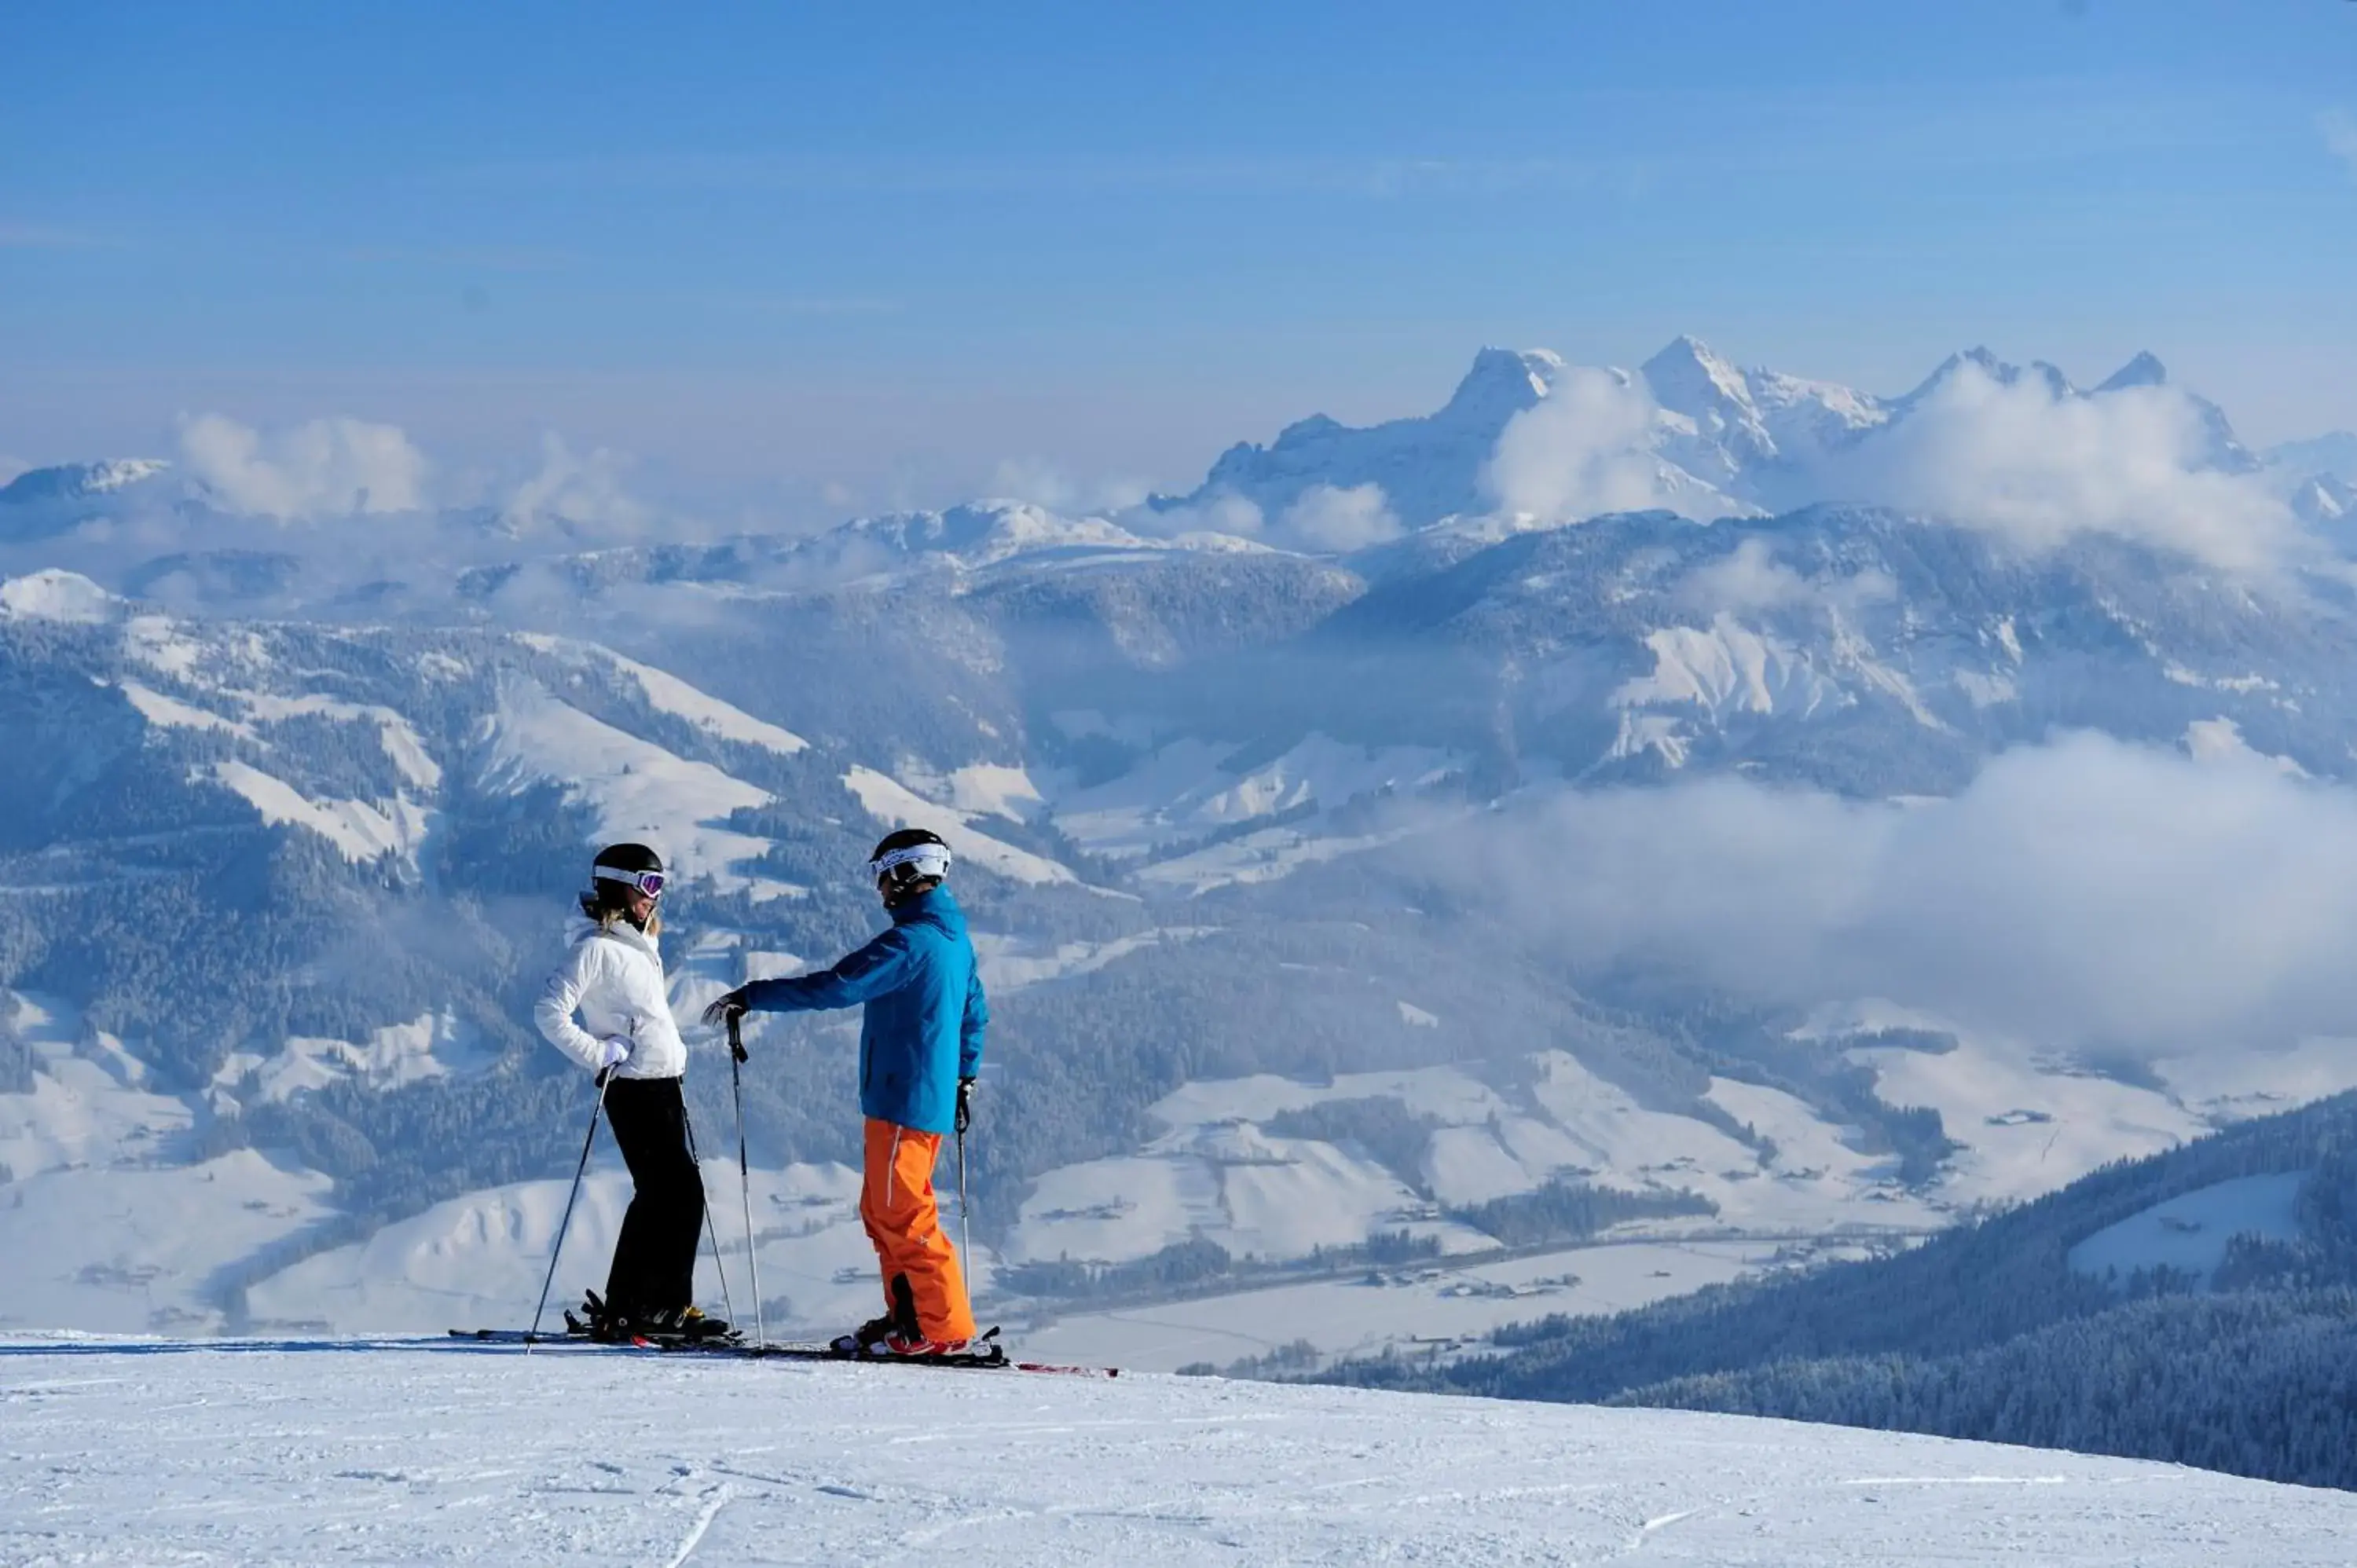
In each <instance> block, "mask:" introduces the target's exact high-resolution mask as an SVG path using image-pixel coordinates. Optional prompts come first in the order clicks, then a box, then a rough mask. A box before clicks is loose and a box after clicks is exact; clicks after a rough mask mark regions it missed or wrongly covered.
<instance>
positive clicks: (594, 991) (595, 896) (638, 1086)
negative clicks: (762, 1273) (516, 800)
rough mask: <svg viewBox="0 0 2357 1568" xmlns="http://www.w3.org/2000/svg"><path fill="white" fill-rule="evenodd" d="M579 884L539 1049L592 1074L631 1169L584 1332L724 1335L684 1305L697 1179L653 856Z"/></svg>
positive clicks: (629, 847)
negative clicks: (626, 1199)
mask: <svg viewBox="0 0 2357 1568" xmlns="http://www.w3.org/2000/svg"><path fill="white" fill-rule="evenodd" d="M589 875H590V885H589V888H588V891H587V892H585V893H583V894H582V895H581V917H580V918H578V919H577V920H576V921H575V922H574V926H573V947H572V950H570V951H569V952H567V953H566V954H565V961H564V962H563V963H561V964H559V965H558V966H557V969H556V972H555V973H554V974H552V975H550V976H549V977H548V988H547V990H546V991H545V992H544V993H543V994H542V996H541V999H540V1003H539V1005H538V1006H536V1007H535V1008H534V1009H533V1021H534V1022H535V1023H537V1024H538V1025H539V1026H540V1032H541V1033H542V1034H543V1035H544V1036H547V1037H548V1042H549V1044H551V1045H553V1046H554V1047H556V1048H557V1049H558V1050H560V1051H563V1052H564V1053H565V1055H566V1056H567V1057H569V1058H572V1059H573V1060H574V1061H576V1062H577V1063H579V1064H580V1065H581V1066H582V1067H584V1068H586V1069H588V1070H590V1071H591V1072H594V1073H597V1075H598V1079H599V1081H600V1083H601V1084H603V1086H604V1089H605V1095H606V1115H607V1121H608V1124H609V1125H610V1126H612V1128H613V1129H614V1142H615V1143H616V1144H619V1145H620V1147H621V1150H622V1160H623V1163H624V1164H626V1165H629V1166H630V1184H631V1187H632V1189H633V1190H632V1193H631V1197H630V1208H629V1210H628V1211H627V1212H626V1213H625V1214H624V1215H623V1216H622V1234H621V1236H620V1238H619V1240H617V1241H616V1242H615V1243H614V1262H613V1266H612V1268H611V1270H610V1271H609V1272H608V1274H607V1276H606V1295H605V1300H604V1301H603V1302H602V1303H601V1302H599V1301H598V1300H597V1297H596V1296H595V1295H592V1296H590V1297H589V1298H588V1300H587V1302H585V1304H584V1305H585V1307H586V1309H587V1315H588V1320H589V1321H588V1327H589V1331H590V1332H591V1333H592V1334H595V1335H597V1336H598V1337H602V1338H615V1337H628V1336H630V1335H632V1334H640V1333H682V1334H688V1335H701V1334H710V1333H720V1332H726V1327H727V1326H726V1324H722V1323H719V1322H718V1321H717V1320H716V1319H713V1318H708V1317H705V1316H704V1315H703V1314H702V1313H701V1312H699V1311H698V1310H697V1309H696V1307H695V1305H694V1292H695V1284H694V1281H695V1253H696V1246H697V1243H698V1241H699V1240H700V1232H701V1230H702V1229H703V1225H704V1180H703V1176H702V1173H700V1172H699V1171H698V1170H697V1169H696V1165H695V1160H694V1156H693V1155H690V1154H689V1152H688V1132H687V1105H686V1101H684V1099H683V1097H682V1095H681V1091H680V1080H681V1079H682V1077H683V1075H684V1074H685V1073H686V1071H687V1046H686V1044H685V1043H684V1042H683V1041H682V1040H681V1039H680V1037H679V1026H677V1025H676V1024H675V1023H673V1021H672V1015H671V1001H670V995H669V989H668V987H667V986H666V985H665V984H664V982H663V967H662V950H661V949H660V948H659V947H658V946H657V945H656V940H657V938H658V937H659V936H660V935H661V933H662V918H661V916H660V915H658V914H657V912H656V909H657V903H658V900H660V899H661V898H662V890H663V868H662V856H660V855H658V854H656V853H655V852H654V851H653V850H651V849H650V848H648V847H647V846H646V845H645V844H642V843H618V844H609V845H608V846H607V847H606V848H604V849H602V850H599V851H598V852H597V860H596V862H595V863H594V864H593V865H591V867H590V872H589ZM576 1015H577V1019H576Z"/></svg>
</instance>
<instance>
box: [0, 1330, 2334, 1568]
mask: <svg viewBox="0 0 2357 1568" xmlns="http://www.w3.org/2000/svg"><path fill="white" fill-rule="evenodd" d="M0 1432H4V1433H5V1444H0V1562H5V1563H11V1564H19V1563H21V1564H48V1563H157V1562H164V1561H170V1562H174V1563H195V1564H208V1563H219V1564H240V1565H243V1564H317V1563H412V1564H436V1563H502V1564H509V1563H551V1562H556V1561H563V1562H565V1563H577V1564H586V1565H591V1568H596V1565H604V1564H613V1565H617V1568H619V1565H621V1564H629V1565H630V1568H650V1565H654V1564H665V1565H668V1568H683V1565H684V1564H687V1563H695V1564H696V1565H697V1568H720V1565H725V1564H745V1565H755V1564H786V1563H895V1562H910V1561H939V1560H941V1559H942V1558H944V1557H953V1558H954V1560H955V1561H957V1562H958V1563H959V1564H960V1568H1002V1565H1011V1564H1025V1565H1031V1564H1078V1563H1155V1564H1164V1563H1168V1564H1193V1563H1297V1564H1302V1563H1347V1564H1351V1565H1352V1568H1357V1565H1360V1564H1363V1563H1371V1562H1425V1563H1482V1564H1485V1565H1491V1564H1495V1565H1501V1568H1503V1565H1517V1564H1538V1563H1582V1564H1593V1563H1613V1562H1640V1563H1681V1564H1688V1565H1699V1564H1725V1565H1730V1568H1731V1565H1737V1564H1745V1565H1758V1568H1767V1565H1770V1564H1773V1565H1775V1568H1813V1565H1815V1568H1867V1565H1869V1564H1871V1565H1887V1564H1899V1563H1941V1564H1952V1565H1953V1564H1979V1563H2018V1564H2036V1565H2038V1568H2061V1565H2070V1568H2086V1565H2093V1564H2123V1565H2125V1564H2130V1563H2134V1564H2140V1565H2144V1568H2178V1565H2185V1568H2190V1565H2194V1564H2201V1565H2202V1568H2212V1565H2237V1564H2248V1565H2251V1568H2259V1565H2261V1564H2265V1565H2266V1568H2298V1565H2301V1564H2325V1563H2335V1564H2338V1563H2347V1562H2348V1561H2349V1549H2348V1545H2347V1542H2348V1541H2349V1539H2350V1538H2351V1532H2352V1530H2357V1496H2352V1495H2350V1494H2345V1493H2339V1492H2329V1491H2314V1490H2307V1489H2302V1488H2298V1487H2278V1486H2272V1485H2268V1484H2266V1483H2264V1482H2257V1481H2248V1480H2243V1479H2239V1478H2235V1477H2226V1476H2218V1475H2212V1474H2209V1473H2206V1472H2201V1471H2194V1470H2185V1469H2179V1468H2176V1467H2173V1466H2159V1465H2148V1464H2139V1463H2136V1462H2132V1461H2126V1460H2116V1459H2101V1458H2090V1457H2084V1456H2081V1455H2068V1454H2058V1453H2051V1452H2044V1451H2040V1450H2035V1449H2019V1448H2004V1447H1998V1446H1995V1445H1991V1444H1970V1443H1957V1442H1951V1441H1947V1440H1943V1439H1939V1438H1928V1437H1913V1436H1900V1435H1892V1434H1880V1433H1869V1432H1861V1431H1857V1430H1853V1429H1849V1428H1843V1427H1831V1426H1819V1427H1812V1426H1801V1425H1796V1424H1792V1423H1781V1422H1765V1421H1752V1420H1747V1419H1742V1418H1737V1417H1726V1416H1711V1415H1697V1414H1692V1413H1687V1412H1669V1411H1618V1410H1610V1411H1608V1410H1596V1409H1588V1408H1583V1407H1577V1406H1559V1405H1536V1404H1507V1403H1500V1402H1489V1401H1481V1400H1465V1399H1442V1398H1434V1397H1425V1396H1414V1395H1399V1394H1384V1393H1373V1392H1367V1391H1357V1390H1346V1389H1319V1388H1276V1387H1271V1386H1267V1385H1262V1384H1254V1383H1230V1382H1223V1381H1220V1380H1186V1379H1164V1378H1154V1377H1136V1378H1128V1379H1124V1380H1121V1381H1119V1382H1098V1381H1087V1380H1062V1379H1055V1378H1043V1377H1033V1376H1027V1375H1023V1374H1017V1373H1003V1372H942V1371H931V1372H928V1371H917V1370H911V1369H891V1368H848V1367H837V1366H827V1365H823V1364H807V1363H804V1364H779V1363H749V1362H742V1361H737V1362H730V1361H722V1360H716V1359H715V1360H700V1361H699V1360H696V1359H691V1358H688V1357H683V1356H676V1357H665V1356H662V1355H661V1354H659V1353H654V1352H648V1353H642V1354H633V1353H629V1352H617V1351H603V1350H588V1349H575V1348H565V1349H563V1350H560V1351H559V1352H557V1353H555V1354H547V1355H538V1356H534V1357H532V1358H530V1359H526V1358H524V1357H523V1356H522V1355H520V1354H518V1353H517V1352H515V1351H514V1350H512V1349H508V1348H486V1347H479V1346H473V1345H466V1344H459V1343H457V1342H449V1341H433V1342H425V1341H414V1340H412V1341H349V1340H318V1341H308V1342H296V1341H279V1342H237V1341H212V1342H186V1341H184V1342H170V1341H157V1340H146V1341H112V1342H110V1341H103V1340H96V1339H88V1338H81V1339H49V1340H42V1341H14V1342H7V1343H0Z"/></svg>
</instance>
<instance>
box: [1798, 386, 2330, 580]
mask: <svg viewBox="0 0 2357 1568" xmlns="http://www.w3.org/2000/svg"><path fill="white" fill-rule="evenodd" d="M2211 440H2212V435H2211V431H2210V429H2209V427H2208V425H2207V424H2205V422H2204V418H2203V413H2202V410H2201V405H2200V404H2199V403H2196V402H2195V401H2194V400H2193V399H2192V398H2191V397H2190V396H2189V395H2188V394H2187V393H2185V392H2183V391H2181V390H2179V388H2176V387H2172V386H2138V387H2124V388H2121V389H2118V390H2116V391H2113V392H2100V393H2097V394H2095V395H2093V396H2085V395H2080V394H2075V393H2072V392H2058V391H2057V389H2055V388H2053V387H2050V386H2049V385H2048V384H2047V383H2046V381H2044V379H2043V378H2041V377H2038V376H2023V377H2022V378H2020V379H2019V380H2018V381H2014V382H2012V383H2011V384H2009V385H2008V384H2006V383H2004V382H2001V381H1998V380H1997V379H1996V377H1994V376H1992V375H1990V374H1989V373H1988V372H1987V371H1984V370H1982V369H1981V368H1980V367H1979V366H1977V365H1971V364H1967V365H1964V366H1963V367H1961V368H1959V369H1958V370H1957V371H1956V372H1955V373H1954V374H1953V375H1951V376H1949V377H1948V378H1947V379H1946V380H1945V381H1942V382H1941V383H1940V384H1939V385H1938V386H1937V387H1935V388H1933V389H1932V392H1931V393H1930V395H1928V396H1927V397H1925V398H1924V400H1923V401H1922V402H1921V403H1920V404H1918V405H1917V406H1916V407H1915V408H1913V409H1912V410H1910V412H1909V413H1907V414H1906V415H1905V416H1904V417H1903V418H1900V419H1898V420H1896V421H1894V422H1892V423H1891V424H1889V425H1888V426H1886V427H1884V428H1883V429H1880V430H1878V431H1876V432H1874V433H1873V434H1872V435H1868V436H1867V437H1866V438H1865V439H1863V440H1861V441H1859V442H1858V443H1857V445H1856V446H1851V447H1848V448H1846V449H1845V450H1844V451H1842V452H1840V453H1839V454H1837V455H1836V456H1834V457H1833V458H1832V459H1831V460H1830V461H1829V462H1828V463H1827V464H1826V465H1825V467H1824V469H1823V470H1821V472H1820V475H1819V478H1818V481H1817V488H1818V489H1819V491H1820V493H1821V494H1822V495H1823V496H1824V499H1828V500H1851V501H1861V502H1867V503H1870V504H1874V505H1880V506H1889V507H1894V508H1897V509H1899V510H1904V511H1914V512H1924V513H1929V514H1931V515H1932V516H1935V517H1941V518H1945V519H1948V520H1951V521H1956V522H1961V523H1964V524H1965V525H1967V526H1970V527H1975V528H1981V529H1986V530H1987V531H1989V532H1995V533H1997V534H2000V535H2003V536H2004V537H2005V538H2007V539H2008V540H2010V541H2011V542H2013V543H2015V544H2016V545H2018V546H2020V547H2021V548H2024V549H2029V550H2046V549H2051V548H2053V547H2055V546H2057V545H2060V544H2062V543H2064V542H2067V541H2068V540H2069V539H2070V538H2071V537H2072V535H2073V534H2078V533H2104V534H2115V535H2118V536H2120V537H2123V538H2127V539H2133V540H2136V541H2139V542H2143V543H2147V544H2152V545H2158V546H2160V547H2162V548H2164V549H2169V550H2174V551H2178V552H2181V553H2185V554H2188V555H2191V556H2194V557H2195V558H2197V559H2199V560H2202V561H2207V562H2209V563H2211V564H2214V565H2218V566H2222V567H2225V568H2228V569H2230V570H2234V571H2244V572H2249V571H2258V570H2263V569H2265V568H2267V567H2270V566H2273V565H2276V564H2280V563H2281V562H2282V561H2283V560H2284V559H2285V556H2286V553H2287V552H2288V551H2290V550H2292V549H2293V548H2295V547H2296V545H2297V544H2298V540H2299V533H2300V531H2299V526H2298V520H2297V519H2295V518H2294V517H2293V516H2292V513H2291V510H2290V509H2289V508H2287V507H2286V506H2285V505H2284V504H2283V502H2282V501H2280V500H2278V499H2276V497H2275V496H2273V495H2272V494H2270V493H2269V492H2268V490H2267V488H2266V485H2265V484H2264V483H2263V482H2261V481H2260V480H2259V479H2258V478H2255V477H2254V476H2250V475H2243V474H2230V473H2223V472H2221V471H2219V470H2217V469H2215V468H2213V467H2208V466H2206V463H2205V459H2206V457H2207V456H2208V453H2209V448H2210V444H2211Z"/></svg>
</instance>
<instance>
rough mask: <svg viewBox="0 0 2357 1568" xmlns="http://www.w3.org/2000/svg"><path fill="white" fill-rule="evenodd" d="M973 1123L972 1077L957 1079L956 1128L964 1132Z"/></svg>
mask: <svg viewBox="0 0 2357 1568" xmlns="http://www.w3.org/2000/svg"><path fill="white" fill-rule="evenodd" d="M973 1125H974V1079H970V1078H962V1079H958V1104H957V1130H958V1131H959V1132H961V1133H963V1132H964V1131H965V1130H966V1129H967V1128H968V1127H971V1126H973Z"/></svg>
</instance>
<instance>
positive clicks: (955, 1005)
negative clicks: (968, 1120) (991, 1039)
mask: <svg viewBox="0 0 2357 1568" xmlns="http://www.w3.org/2000/svg"><path fill="white" fill-rule="evenodd" d="M744 998H745V1005H746V1007H747V1008H748V1010H750V1011H752V1012H756V1013H805V1012H816V1011H820V1010H823V1009H825V1008H830V1007H856V1006H862V1005H864V1006H865V1007H866V1009H867V1012H866V1017H865V1018H864V1019H863V1020H862V1021H861V1024H860V1028H859V1110H860V1113H861V1114H862V1115H866V1116H873V1117H876V1118H877V1119H878V1120H879V1121H884V1122H897V1123H898V1124H899V1125H900V1126H903V1127H908V1128H912V1129H914V1130H915V1131H917V1132H920V1133H947V1132H949V1131H950V1130H951V1128H952V1126H953V1125H954V1123H955V1120H956V1114H957V1080H958V1079H962V1078H972V1077H974V1074H975V1073H976V1072H977V1071H978V1070H980V1069H981V1067H982V1037H983V1032H984V1030H985V1029H986V1028H987V1027H988V1026H989V1024H990V1004H989V1003H988V1002H987V1001H986V1000H985V998H984V996H983V993H982V975H981V973H980V972H978V971H977V970H976V969H975V967H974V941H973V940H972V939H971V938H970V937H968V936H967V935H966V929H965V913H964V911H963V910H961V909H960V908H958V906H957V900H956V899H955V898H953V897H950V890H949V889H948V888H946V887H936V888H934V889H933V890H932V891H931V892H930V893H923V894H920V895H919V896H918V897H914V898H911V899H909V901H908V902H907V903H905V904H902V905H900V906H899V908H896V909H894V910H893V911H892V929H890V930H888V931H886V932H885V933H884V934H883V935H881V936H879V937H877V939H876V940H874V941H872V942H869V943H868V944H867V945H866V947H864V948H861V949H860V950H858V951H857V952H856V953H853V954H852V955H851V956H850V957H849V958H846V959H845V960H844V961H842V962H841V963H838V964H836V965H835V966H834V968H833V969H826V970H817V971H814V972H812V973H809V974H798V975H795V976H794V977H793V978H792V979H791V980H757V981H754V982H753V983H751V984H749V985H748V986H746V987H745V989H744Z"/></svg>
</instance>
